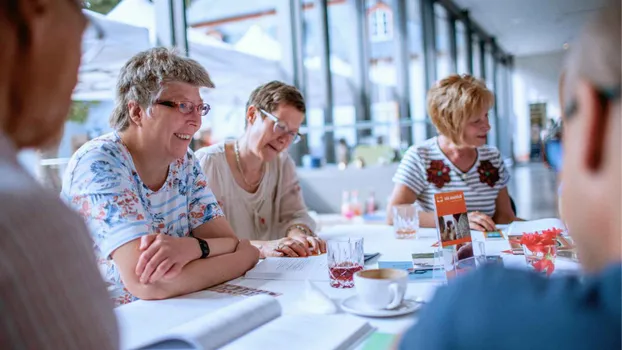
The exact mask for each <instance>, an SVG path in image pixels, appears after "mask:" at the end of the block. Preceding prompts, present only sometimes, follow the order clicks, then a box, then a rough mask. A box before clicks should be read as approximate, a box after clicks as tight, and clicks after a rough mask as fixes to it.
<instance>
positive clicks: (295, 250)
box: [261, 237, 311, 258]
mask: <svg viewBox="0 0 622 350" xmlns="http://www.w3.org/2000/svg"><path fill="white" fill-rule="evenodd" d="M310 255H311V251H310V250H309V247H308V246H305V245H304V244H302V243H301V242H300V241H298V240H295V239H293V238H289V237H285V238H281V239H277V240H274V241H269V242H266V243H265V244H262V245H261V256H262V257H263V258H267V257H283V256H286V257H290V258H298V257H306V256H310Z"/></svg>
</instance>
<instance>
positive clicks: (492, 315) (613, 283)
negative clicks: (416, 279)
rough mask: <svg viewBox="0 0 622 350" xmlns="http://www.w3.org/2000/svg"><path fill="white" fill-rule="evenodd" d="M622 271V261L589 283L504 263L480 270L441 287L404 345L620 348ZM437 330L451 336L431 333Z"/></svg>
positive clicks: (591, 279) (438, 346)
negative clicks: (621, 286)
mask: <svg viewBox="0 0 622 350" xmlns="http://www.w3.org/2000/svg"><path fill="white" fill-rule="evenodd" d="M620 271H621V270H620V266H617V267H615V266H614V267H613V268H610V269H608V270H607V271H604V272H603V273H602V274H600V275H598V276H593V277H590V278H586V279H585V280H583V281H581V280H579V278H575V277H552V278H545V277H542V276H539V275H536V274H534V273H532V272H529V271H523V270H513V269H504V268H502V267H499V266H487V267H484V268H481V269H478V270H477V271H475V272H474V273H472V274H471V275H468V276H464V277H462V278H457V279H456V280H454V281H451V282H450V284H449V285H448V286H446V287H442V288H440V289H439V290H438V291H437V294H436V295H435V296H434V299H433V300H432V301H431V302H430V304H428V305H426V306H425V308H424V310H422V313H421V315H420V317H419V322H418V324H417V325H416V326H415V327H413V328H412V329H411V330H409V331H408V332H407V334H406V335H405V337H404V344H403V345H418V346H423V347H424V348H427V349H476V348H478V349H479V348H489V349H493V348H498V349H501V348H504V349H524V348H529V346H530V345H532V344H541V345H543V346H544V345H546V344H548V345H550V346H553V347H555V346H559V348H571V349H592V348H618V349H619V348H620V346H619V344H620V308H621V300H620V285H621V277H620ZM433 332H439V333H441V334H444V335H443V336H442V337H440V336H439V337H436V336H432V335H430V334H431V333H433ZM587 334H590V336H589V337H587V336H586V335H587ZM592 336H595V337H597V338H598V341H595V340H594V339H592ZM599 344H600V347H599ZM403 348H404V349H407V348H409V347H408V346H404V347H403Z"/></svg>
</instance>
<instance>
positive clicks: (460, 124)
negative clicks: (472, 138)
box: [427, 74, 495, 145]
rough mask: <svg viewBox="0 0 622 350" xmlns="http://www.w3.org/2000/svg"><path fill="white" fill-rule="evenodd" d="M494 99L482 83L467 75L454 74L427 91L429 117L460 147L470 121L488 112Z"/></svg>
mask: <svg viewBox="0 0 622 350" xmlns="http://www.w3.org/2000/svg"><path fill="white" fill-rule="evenodd" d="M494 100H495V96H494V94H493V93H492V92H491V91H490V90H488V88H486V84H484V82H483V81H481V80H478V79H476V78H474V77H473V76H471V75H468V74H464V75H457V74H453V75H450V76H448V77H447V78H444V79H441V80H440V81H438V82H437V83H436V84H435V85H434V86H433V87H432V88H431V89H430V90H429V91H428V100H427V103H428V114H429V115H430V118H431V119H432V123H433V124H434V126H435V127H436V129H437V130H438V133H439V134H441V135H444V136H446V137H448V138H449V139H450V140H451V142H453V143H455V144H457V145H459V144H461V143H462V132H463V130H464V126H465V125H466V122H467V121H468V120H469V118H470V117H471V116H473V115H475V114H476V113H481V112H482V111H487V110H489V109H490V108H491V107H492V105H493V104H494Z"/></svg>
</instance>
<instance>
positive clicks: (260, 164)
mask: <svg viewBox="0 0 622 350" xmlns="http://www.w3.org/2000/svg"><path fill="white" fill-rule="evenodd" d="M305 112H306V106H305V101H304V98H303V96H302V94H301V93H300V91H298V89H296V88H295V87H294V86H291V85H288V84H285V83H282V82H279V81H272V82H269V83H267V84H264V85H261V86H259V87H257V88H256V89H255V90H254V91H253V92H252V93H251V96H250V97H249V99H248V102H247V104H246V115H245V118H246V129H245V131H244V134H243V135H242V136H241V137H240V138H238V139H237V140H233V141H230V142H223V143H220V144H216V145H213V146H211V147H206V148H203V149H200V150H198V151H197V158H198V159H199V162H200V163H201V166H202V168H203V170H204V171H205V174H206V175H207V177H208V179H209V182H210V186H211V187H212V189H213V190H214V193H215V195H216V197H217V198H218V202H219V203H220V204H221V205H222V207H223V209H224V211H225V214H226V216H227V219H228V220H229V222H230V223H231V226H232V227H233V230H234V231H235V233H236V234H237V236H238V237H240V238H245V239H250V240H251V242H252V243H253V245H255V246H256V247H257V248H259V250H260V251H261V257H268V256H277V257H279V256H289V257H305V256H309V255H312V254H314V253H315V254H320V253H325V252H326V243H325V242H324V241H323V240H321V239H320V238H318V237H317V236H316V235H315V232H314V230H315V221H314V220H313V219H312V218H311V216H309V213H308V212H307V207H306V206H305V203H304V200H303V197H302V190H301V188H300V181H299V180H298V176H297V175H296V166H295V164H294V161H293V160H292V158H291V157H290V156H289V154H288V153H287V148H288V147H289V146H290V145H291V144H292V143H294V142H297V141H298V140H300V138H301V136H300V134H299V133H298V129H300V125H301V124H302V121H303V120H304V117H305Z"/></svg>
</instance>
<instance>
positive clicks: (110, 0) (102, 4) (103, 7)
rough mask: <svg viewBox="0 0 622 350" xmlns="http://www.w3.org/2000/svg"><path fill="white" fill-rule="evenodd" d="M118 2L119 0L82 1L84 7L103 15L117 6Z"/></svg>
mask: <svg viewBox="0 0 622 350" xmlns="http://www.w3.org/2000/svg"><path fill="white" fill-rule="evenodd" d="M119 2H121V0H88V1H85V2H84V7H85V8H87V9H89V10H91V11H94V12H98V13H101V14H103V15H105V14H107V13H108V12H110V10H112V9H113V8H114V7H115V6H117V4H118V3H119Z"/></svg>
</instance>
